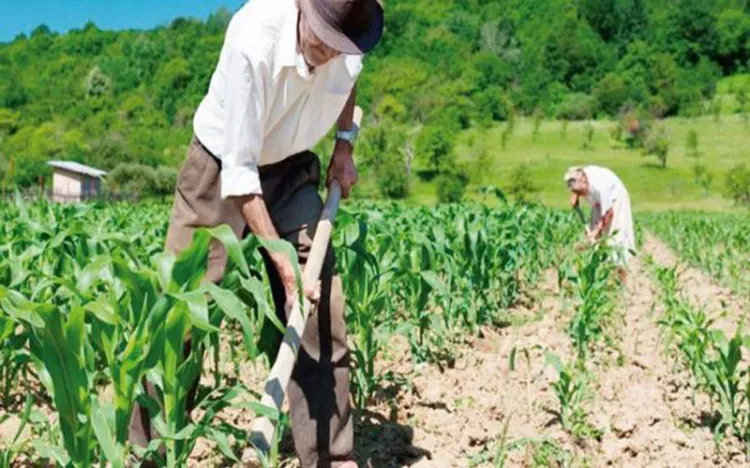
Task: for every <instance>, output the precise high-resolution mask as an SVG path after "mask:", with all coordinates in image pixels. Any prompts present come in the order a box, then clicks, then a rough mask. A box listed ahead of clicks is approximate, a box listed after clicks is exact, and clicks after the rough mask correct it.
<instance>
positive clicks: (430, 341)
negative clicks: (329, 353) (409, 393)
mask: <svg viewBox="0 0 750 468" xmlns="http://www.w3.org/2000/svg"><path fill="white" fill-rule="evenodd" d="M168 218H169V206H168V205H166V204H160V203H154V204H139V205H126V204H118V205H82V206H61V205H52V204H46V203H36V204H24V203H22V202H20V201H18V202H16V203H12V204H5V205H2V206H1V207H0V402H1V403H2V405H1V407H2V410H1V411H0V423H1V422H2V419H7V418H9V417H13V418H16V419H17V420H19V421H20V422H21V424H20V425H19V427H18V428H17V431H16V432H15V434H14V435H13V436H11V437H10V438H8V439H7V440H4V441H2V442H0V443H1V444H2V452H0V453H1V456H0V467H2V466H10V465H13V464H14V462H18V460H26V461H27V462H28V463H29V464H31V465H35V466H36V465H40V464H43V463H50V464H55V465H59V466H74V467H89V466H94V465H99V464H101V465H105V464H108V465H110V466H113V467H121V466H125V465H126V464H128V462H129V460H131V456H132V455H136V456H137V457H138V458H139V459H142V458H144V457H145V458H150V459H151V460H153V461H155V462H156V463H157V464H158V465H161V466H170V467H172V466H184V465H185V464H186V462H187V460H188V459H189V457H190V454H191V452H192V451H193V448H194V447H195V445H196V442H197V441H198V440H200V439H208V440H210V441H212V442H213V443H214V444H215V446H216V447H218V449H219V450H220V451H221V453H222V454H223V456H224V457H225V460H226V462H227V463H233V462H236V459H237V456H238V455H237V454H238V453H240V451H241V450H242V449H243V448H244V445H245V440H246V438H247V435H248V434H247V433H246V432H245V431H246V429H247V428H243V427H234V426H232V425H230V424H229V423H227V422H226V421H224V420H221V419H219V418H217V415H218V414H220V413H221V412H222V411H223V410H225V409H227V408H230V407H232V408H238V409H240V410H242V411H248V412H255V413H259V412H262V413H264V414H268V415H269V416H271V417H273V418H280V419H283V415H278V414H273V413H272V412H271V414H269V410H268V409H267V408H264V407H262V406H260V405H259V404H258V402H257V401H258V393H257V392H258V390H259V389H258V388H248V387H247V386H245V385H244V384H242V383H239V382H237V380H236V379H230V378H227V376H225V375H223V373H222V369H224V368H225V366H223V365H222V364H224V363H225V361H228V360H229V361H232V363H231V364H235V365H236V364H237V362H240V361H242V362H247V361H257V360H264V359H266V358H267V356H265V355H264V354H263V353H262V352H261V349H262V346H261V344H262V343H263V342H264V333H265V331H267V330H269V329H272V328H274V327H276V328H281V327H282V324H281V323H279V321H278V320H277V319H276V316H275V314H274V312H273V306H272V304H273V300H272V298H271V296H270V288H269V287H268V279H267V277H266V274H265V272H264V268H263V262H262V258H261V256H260V253H259V247H265V248H268V249H279V250H284V249H287V250H288V249H290V246H289V245H288V244H284V243H271V244H269V243H261V242H260V241H259V240H258V239H257V238H255V237H252V236H251V237H248V238H247V239H244V240H238V239H236V238H235V237H234V235H233V234H232V233H231V231H230V230H229V229H228V228H226V227H219V228H215V229H211V230H199V231H198V232H197V233H196V235H195V238H194V240H193V244H192V246H191V247H190V248H189V249H188V250H186V251H185V252H183V253H182V254H180V255H179V256H178V257H173V256H170V255H168V254H165V253H164V252H163V244H164V237H165V233H166V228H167V223H168ZM577 236H580V227H579V226H577V225H576V222H575V218H573V217H571V216H569V215H567V214H563V213H560V212H556V211H552V210H548V209H546V208H543V207H535V206H511V205H507V206H504V207H501V208H488V207H487V206H484V205H481V204H464V205H452V206H450V205H448V206H443V207H439V208H408V207H404V206H402V205H397V204H390V205H388V204H366V203H364V204H356V205H353V206H350V207H347V208H346V209H343V210H342V211H341V212H340V215H339V217H338V219H337V223H336V230H335V239H334V247H335V251H336V256H337V263H338V270H339V272H340V274H341V275H342V280H343V284H344V287H345V293H346V298H347V300H346V303H347V323H348V326H349V332H350V340H351V347H352V354H353V359H352V368H353V372H352V374H351V375H352V384H353V385H352V388H353V395H354V399H355V403H356V404H357V405H358V406H365V405H367V403H368V401H370V399H371V397H372V396H373V393H374V392H375V391H376V389H377V388H378V386H379V385H380V383H381V379H382V378H383V376H380V375H378V374H377V372H376V368H375V365H374V364H375V361H376V359H377V357H378V354H379V353H380V352H381V351H382V350H383V349H384V348H385V347H386V346H387V344H388V342H389V340H390V338H391V337H392V336H393V335H395V334H400V335H403V336H404V337H405V338H406V339H407V340H408V343H409V348H410V352H411V355H412V358H413V360H414V361H415V362H425V361H433V362H434V361H450V360H452V359H453V355H454V351H455V349H456V346H457V345H458V344H460V342H461V341H462V340H464V339H466V337H467V336H468V335H470V334H474V333H478V332H479V330H480V328H481V327H483V326H488V325H489V326H491V325H497V324H502V323H504V321H505V320H507V317H508V315H507V314H508V309H509V308H511V307H512V306H513V305H514V304H516V303H517V302H518V301H519V300H522V299H523V295H524V294H525V292H527V291H530V290H533V288H534V285H535V284H536V283H537V282H538V281H539V280H540V278H542V277H543V273H544V272H545V271H546V270H547V269H549V268H553V267H557V266H558V265H559V264H560V261H561V258H562V255H563V254H564V252H565V251H567V250H568V248H569V246H570V244H571V243H572V241H573V239H575V238H576V237H577ZM211 242H221V243H222V244H224V246H225V247H226V248H227V251H228V252H229V257H230V261H229V265H228V266H227V271H226V274H225V276H224V279H223V280H222V282H221V283H220V284H206V283H205V282H203V281H202V279H203V277H204V275H205V265H206V259H207V257H208V252H209V245H210V243H211ZM227 335H232V339H231V342H232V343H236V344H237V349H233V350H232V352H231V353H220V352H219V347H220V343H221V342H222V340H225V339H226V338H227ZM187 337H190V338H191V340H192V346H193V350H194V351H198V352H193V353H191V354H187V355H186V354H185V353H184V352H183V343H184V341H185V339H186V338H187ZM206 354H208V355H210V356H212V360H211V361H212V365H211V366H206V365H204V363H203V359H200V356H202V355H206ZM209 367H210V368H209ZM206 374H212V377H213V378H211V379H203V382H202V383H203V385H202V387H201V390H200V391H199V393H198V400H197V407H198V409H199V411H198V412H197V413H196V414H199V415H200V417H197V418H195V419H191V418H187V417H186V415H185V401H186V396H187V393H188V390H189V387H190V383H191V382H193V381H194V379H195V378H196V377H197V376H199V375H206ZM144 379H148V380H149V381H150V382H152V383H154V384H155V385H156V387H157V389H158V393H159V395H160V398H159V400H160V401H159V402H157V401H154V400H152V399H150V398H149V397H148V396H147V395H146V394H145V392H144V391H143V388H142V384H141V383H142V382H143V381H144ZM136 401H138V402H140V403H141V404H142V405H143V406H145V407H149V408H152V409H153V410H155V411H158V415H157V416H156V418H155V419H154V422H153V424H154V427H155V428H156V429H157V431H158V433H159V434H160V438H159V439H158V440H155V441H154V442H153V443H152V444H151V445H150V446H149V447H147V448H146V449H141V448H139V447H134V446H132V445H131V444H129V442H128V436H129V432H128V431H129V421H130V417H131V413H132V411H133V405H134V403H135V402H136ZM22 434H25V435H24V436H23V437H22V436H21V435H22ZM28 434H31V435H32V436H31V437H29V436H28ZM162 449H164V450H162ZM271 462H272V461H271Z"/></svg>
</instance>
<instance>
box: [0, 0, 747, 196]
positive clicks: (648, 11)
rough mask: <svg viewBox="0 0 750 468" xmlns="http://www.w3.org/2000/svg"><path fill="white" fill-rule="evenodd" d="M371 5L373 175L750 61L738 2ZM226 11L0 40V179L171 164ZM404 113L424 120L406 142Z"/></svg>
mask: <svg viewBox="0 0 750 468" xmlns="http://www.w3.org/2000/svg"><path fill="white" fill-rule="evenodd" d="M385 4H386V15H387V19H386V25H387V32H386V34H385V36H384V39H383V41H382V43H381V44H380V45H379V46H378V48H377V50H376V51H375V52H374V53H373V54H372V56H370V57H368V59H367V62H366V72H365V75H364V76H363V78H362V80H361V84H360V103H361V104H362V105H363V106H364V107H365V108H366V109H367V110H368V112H370V114H371V115H372V116H374V118H373V119H372V122H377V123H376V124H373V125H371V127H370V129H369V131H368V132H367V142H366V148H369V151H365V152H366V153H367V154H365V155H364V156H363V157H364V159H365V160H372V159H378V158H380V157H381V156H378V154H379V153H380V152H382V151H388V154H389V155H392V156H393V155H395V156H396V162H395V163H394V162H393V161H392V157H391V159H389V160H388V161H375V163H376V165H378V166H383V168H382V172H383V173H385V174H393V173H394V172H395V173H399V172H401V171H398V170H396V171H394V170H393V167H389V164H390V165H391V166H392V165H393V164H397V165H398V167H404V166H406V168H407V170H410V168H411V163H412V152H413V153H416V157H420V158H425V160H426V164H425V165H427V166H430V165H433V166H434V167H435V169H440V170H441V172H443V170H442V169H441V165H444V164H445V161H444V160H443V159H441V157H443V156H444V155H445V151H449V150H450V147H451V143H450V142H446V141H441V137H440V134H441V133H446V132H447V133H450V132H454V133H455V132H456V131H458V130H460V129H461V128H468V127H470V126H474V125H487V124H491V123H492V122H493V121H500V120H505V119H508V118H509V116H512V115H518V114H526V115H532V114H534V115H540V116H543V117H549V118H553V117H559V118H566V119H580V118H591V117H597V116H603V115H616V114H618V113H620V112H621V111H622V110H623V109H626V108H631V109H638V110H640V111H647V112H650V113H651V114H653V115H655V116H658V117H662V116H668V115H690V114H696V113H700V112H701V111H702V103H703V102H704V101H705V99H706V98H710V97H711V96H712V94H713V93H714V91H715V85H716V82H717V79H718V78H719V77H721V76H726V75H731V74H735V73H743V72H747V71H748V68H750V63H749V61H750V2H748V1H746V0H662V1H657V0H576V1H573V0H463V1H460V2H459V1H450V0H388V1H386V2H385ZM230 17H231V13H230V12H228V11H226V10H221V11H218V12H216V13H215V14H213V15H211V16H210V17H209V18H207V19H206V20H205V21H198V20H193V19H177V20H175V21H173V22H172V23H171V24H169V25H168V26H164V27H159V28H155V29H153V30H149V31H118V32H114V31H102V30H100V29H98V28H97V27H96V25H94V24H91V23H89V24H87V25H85V26H84V27H83V28H81V29H79V30H73V31H70V32H67V33H65V34H57V33H53V32H51V31H50V30H49V28H47V27H46V26H44V25H42V26H39V27H38V28H36V29H35V30H34V31H33V32H32V33H31V34H30V35H29V36H28V37H26V36H24V35H21V36H18V37H17V38H16V39H15V40H13V41H12V42H10V43H7V44H0V77H2V80H0V180H5V181H7V180H8V178H9V173H10V171H11V166H13V182H14V183H15V184H18V185H26V184H31V183H34V182H35V181H36V180H37V178H38V176H39V175H40V174H47V173H48V168H47V167H46V161H48V160H49V159H51V158H64V159H73V160H78V161H81V162H83V163H87V164H91V165H94V166H97V167H101V168H103V169H107V170H110V169H113V168H114V167H115V166H116V165H118V164H120V163H131V164H135V163H138V164H144V165H148V166H154V167H157V166H171V167H176V166H177V165H179V163H180V161H181V160H182V158H183V154H184V148H185V146H186V145H187V143H188V141H189V138H190V133H191V119H192V115H193V112H194V110H195V108H196V106H197V104H198V103H199V102H200V100H201V98H202V97H203V93H204V92H205V90H206V88H207V85H208V81H209V79H210V74H211V73H212V71H213V67H214V65H215V63H216V60H217V58H218V54H219V51H220V48H221V43H222V40H223V33H224V30H225V28H226V26H227V24H228V21H229V19H230ZM415 124H420V125H423V126H424V129H425V130H424V132H425V134H424V135H420V137H419V138H413V139H414V140H416V148H410V147H409V145H405V144H403V141H404V140H405V138H406V137H405V135H406V134H407V133H408V132H409V129H411V128H414V127H415ZM382 126H385V128H387V129H388V130H387V131H385V130H383V128H379V127H382ZM378 138H379V139H378ZM412 146H413V145H412ZM11 160H12V161H13V162H12V163H11ZM446 170H452V169H451V168H447V169H446ZM384 185H387V184H384ZM383 190H384V191H390V192H393V193H401V188H399V187H393V186H390V187H384V189H383Z"/></svg>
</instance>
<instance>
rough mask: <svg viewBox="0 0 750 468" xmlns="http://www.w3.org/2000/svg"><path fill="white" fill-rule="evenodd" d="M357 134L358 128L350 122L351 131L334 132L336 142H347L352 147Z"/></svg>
mask: <svg viewBox="0 0 750 468" xmlns="http://www.w3.org/2000/svg"><path fill="white" fill-rule="evenodd" d="M358 133H359V127H358V126H357V124H356V123H353V122H352V129H351V130H348V131H344V130H339V131H337V132H336V139H337V140H344V141H348V142H349V144H350V145H352V146H354V142H355V141H357V134H358Z"/></svg>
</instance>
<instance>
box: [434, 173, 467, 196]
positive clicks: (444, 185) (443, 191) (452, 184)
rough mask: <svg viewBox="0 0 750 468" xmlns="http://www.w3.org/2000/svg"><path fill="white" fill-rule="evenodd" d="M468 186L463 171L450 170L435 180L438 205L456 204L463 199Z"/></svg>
mask: <svg viewBox="0 0 750 468" xmlns="http://www.w3.org/2000/svg"><path fill="white" fill-rule="evenodd" d="M468 185H469V175H468V174H467V173H466V171H465V170H463V169H458V168H456V169H452V170H450V171H448V172H445V173H443V174H441V175H440V176H439V177H438V178H437V196H438V201H439V202H440V203H458V202H460V201H461V200H463V198H464V194H465V193H466V187H467V186H468Z"/></svg>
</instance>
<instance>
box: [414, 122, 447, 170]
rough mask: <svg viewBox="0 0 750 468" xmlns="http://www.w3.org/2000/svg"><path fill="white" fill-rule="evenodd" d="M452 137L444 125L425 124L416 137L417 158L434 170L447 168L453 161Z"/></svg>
mask: <svg viewBox="0 0 750 468" xmlns="http://www.w3.org/2000/svg"><path fill="white" fill-rule="evenodd" d="M453 138H454V137H453V135H452V132H451V131H450V130H448V129H446V128H444V127H441V126H429V125H428V126H425V127H424V128H423V129H422V131H421V132H420V133H419V136H418V137H417V141H416V154H417V158H418V159H419V160H421V161H422V162H423V164H425V165H426V166H427V167H428V168H430V169H432V170H434V171H435V172H438V173H439V172H441V171H442V170H445V169H447V168H448V167H449V166H450V165H451V164H452V161H453V146H454V139H453Z"/></svg>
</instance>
